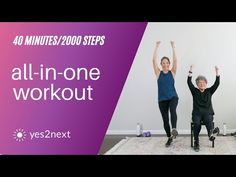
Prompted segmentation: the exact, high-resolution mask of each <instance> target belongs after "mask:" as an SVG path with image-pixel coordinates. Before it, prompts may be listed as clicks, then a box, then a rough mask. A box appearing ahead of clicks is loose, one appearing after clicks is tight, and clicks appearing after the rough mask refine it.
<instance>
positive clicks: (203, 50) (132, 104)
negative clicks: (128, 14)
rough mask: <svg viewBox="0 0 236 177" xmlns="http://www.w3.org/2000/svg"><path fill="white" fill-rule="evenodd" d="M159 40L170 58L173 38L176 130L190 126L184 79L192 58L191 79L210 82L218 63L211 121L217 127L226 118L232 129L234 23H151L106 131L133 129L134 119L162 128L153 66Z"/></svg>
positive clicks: (235, 125)
mask: <svg viewBox="0 0 236 177" xmlns="http://www.w3.org/2000/svg"><path fill="white" fill-rule="evenodd" d="M157 40H160V41H161V45H160V57H161V56H163V55H166V56H169V57H170V58H171V59H172V53H171V45H170V41H171V40H174V41H175V44H176V51H177V57H178V70H177V76H176V79H175V86H176V90H177V93H178V95H179V104H178V107H177V115H178V122H177V127H178V129H179V132H180V133H189V129H190V125H189V122H190V119H191V111H192V96H191V94H190V91H189V89H188V86H187V81H186V80H187V73H188V70H189V66H190V64H194V66H195V68H194V70H193V71H194V74H193V79H194V80H195V78H196V76H197V75H199V74H202V75H205V76H206V77H207V79H208V86H211V85H212V84H213V83H214V80H215V72H214V66H215V65H217V66H218V67H219V69H220V70H219V71H220V75H221V83H220V86H219V88H218V90H217V91H216V92H215V94H214V95H213V108H214V110H215V114H216V115H215V122H216V124H217V125H218V126H219V127H220V128H222V124H223V122H225V123H226V124H227V128H228V131H229V132H231V131H235V129H236V101H235V100H236V77H235V76H236V23H149V24H148V26H147V28H146V31H145V33H144V36H143V39H142V41H141V44H140V46H139V49H138V51H137V54H136V57H135V59H134V62H133V65H132V67H131V70H130V73H129V75H128V78H127V80H126V83H125V85H124V88H123V91H122V94H121V96H120V99H119V102H118V104H117V107H116V110H115V112H114V115H113V117H112V120H111V123H110V126H109V128H108V131H107V133H108V134H126V133H135V130H136V123H137V122H140V123H142V124H143V127H144V129H146V130H151V131H152V133H164V129H163V122H162V118H161V115H160V111H159V107H158V102H157V83H156V77H155V75H154V73H153V69H152V55H153V51H154V47H155V42H156V41H157ZM194 80H193V81H194ZM203 132H204V131H203Z"/></svg>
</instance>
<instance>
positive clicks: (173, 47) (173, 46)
mask: <svg viewBox="0 0 236 177" xmlns="http://www.w3.org/2000/svg"><path fill="white" fill-rule="evenodd" d="M170 43H171V47H172V53H173V67H172V69H171V71H172V73H173V74H174V75H176V72H177V56H176V51H175V43H174V41H171V42H170Z"/></svg>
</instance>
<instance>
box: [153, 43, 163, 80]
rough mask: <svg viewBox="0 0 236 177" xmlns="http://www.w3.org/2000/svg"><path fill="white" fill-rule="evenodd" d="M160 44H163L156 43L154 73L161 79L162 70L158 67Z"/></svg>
mask: <svg viewBox="0 0 236 177" xmlns="http://www.w3.org/2000/svg"><path fill="white" fill-rule="evenodd" d="M160 43H161V42H160V41H157V42H156V46H155V50H154V54H153V59H152V63H153V69H154V73H155V75H156V76H157V77H159V75H160V71H161V70H160V68H159V67H158V54H159V46H160Z"/></svg>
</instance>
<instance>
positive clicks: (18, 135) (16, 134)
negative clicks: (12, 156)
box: [13, 128, 26, 142]
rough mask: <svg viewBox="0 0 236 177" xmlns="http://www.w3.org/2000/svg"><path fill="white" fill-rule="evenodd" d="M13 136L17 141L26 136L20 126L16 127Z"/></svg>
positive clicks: (22, 139)
mask: <svg viewBox="0 0 236 177" xmlns="http://www.w3.org/2000/svg"><path fill="white" fill-rule="evenodd" d="M13 137H14V139H15V140H16V141H18V142H21V141H24V140H25V138H26V132H25V131H24V130H23V129H22V128H19V129H16V131H14V133H13Z"/></svg>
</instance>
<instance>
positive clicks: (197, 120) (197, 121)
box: [192, 113, 213, 141]
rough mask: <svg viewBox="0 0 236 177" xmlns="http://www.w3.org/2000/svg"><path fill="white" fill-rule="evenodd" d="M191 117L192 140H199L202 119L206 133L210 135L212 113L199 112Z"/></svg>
mask: <svg viewBox="0 0 236 177" xmlns="http://www.w3.org/2000/svg"><path fill="white" fill-rule="evenodd" d="M192 119H193V124H194V128H193V135H194V140H196V141H198V140H199V138H198V136H199V133H200V131H201V122H202V121H203V123H204V124H205V125H206V128H207V133H208V136H209V137H210V135H211V133H212V129H213V115H210V114H200V113H199V114H195V115H193V118H192Z"/></svg>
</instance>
